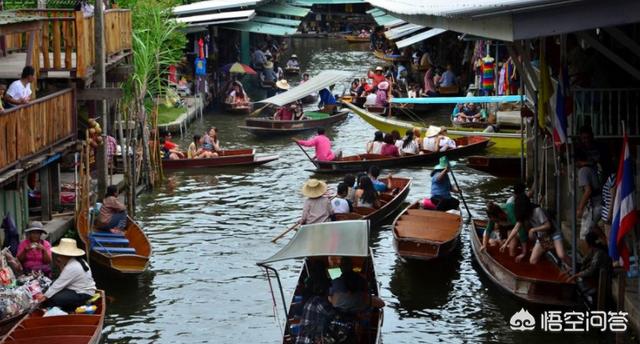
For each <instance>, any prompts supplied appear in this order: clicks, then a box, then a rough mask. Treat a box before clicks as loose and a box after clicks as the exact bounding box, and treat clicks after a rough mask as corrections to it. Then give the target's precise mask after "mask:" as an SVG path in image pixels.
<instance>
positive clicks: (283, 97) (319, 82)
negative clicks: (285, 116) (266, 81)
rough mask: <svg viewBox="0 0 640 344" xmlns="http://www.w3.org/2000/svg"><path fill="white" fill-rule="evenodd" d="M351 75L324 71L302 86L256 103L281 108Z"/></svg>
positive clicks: (349, 73)
mask: <svg viewBox="0 0 640 344" xmlns="http://www.w3.org/2000/svg"><path fill="white" fill-rule="evenodd" d="M351 75H352V74H351V72H345V71H341V70H326V71H323V72H321V73H320V74H318V75H316V76H314V77H313V78H310V79H309V81H307V82H305V83H304V84H302V85H299V86H296V87H294V88H292V89H290V90H288V91H286V92H283V93H280V94H278V95H275V96H273V97H271V98H267V99H264V100H261V101H258V102H257V103H266V104H273V105H276V106H283V105H286V104H289V103H293V102H295V101H296V100H298V99H302V98H304V97H306V96H308V95H310V94H312V93H315V92H318V91H320V90H322V89H325V88H327V87H329V86H331V85H334V84H336V83H338V82H341V81H343V80H345V79H347V78H349V77H350V76H351Z"/></svg>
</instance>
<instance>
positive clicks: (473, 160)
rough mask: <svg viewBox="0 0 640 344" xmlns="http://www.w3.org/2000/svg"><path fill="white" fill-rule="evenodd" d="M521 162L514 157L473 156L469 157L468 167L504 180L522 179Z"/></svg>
mask: <svg viewBox="0 0 640 344" xmlns="http://www.w3.org/2000/svg"><path fill="white" fill-rule="evenodd" d="M520 163H521V161H520V158H519V157H512V156H484V155H473V156H470V157H467V166H469V167H471V168H473V169H474V170H478V171H482V172H486V173H488V174H490V175H493V176H496V177H503V178H520V176H521V174H520V169H521V164H520Z"/></svg>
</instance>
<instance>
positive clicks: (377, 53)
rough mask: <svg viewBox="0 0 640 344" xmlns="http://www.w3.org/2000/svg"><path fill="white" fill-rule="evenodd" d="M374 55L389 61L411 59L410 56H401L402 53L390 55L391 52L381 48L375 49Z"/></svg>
mask: <svg viewBox="0 0 640 344" xmlns="http://www.w3.org/2000/svg"><path fill="white" fill-rule="evenodd" d="M373 56H375V57H376V58H379V59H381V60H383V61H387V62H403V61H409V58H407V57H405V56H401V55H389V54H385V52H384V51H380V50H374V51H373Z"/></svg>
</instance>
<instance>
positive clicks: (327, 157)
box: [292, 128, 342, 161]
mask: <svg viewBox="0 0 640 344" xmlns="http://www.w3.org/2000/svg"><path fill="white" fill-rule="evenodd" d="M292 140H293V141H295V142H296V143H297V144H299V145H301V146H305V147H314V148H315V150H316V156H315V157H314V159H316V160H318V161H332V160H335V159H336V155H337V157H338V158H339V157H340V155H342V154H341V152H338V154H334V153H333V151H332V150H331V140H330V139H329V138H328V137H327V136H326V135H325V134H324V128H318V135H316V136H314V137H313V138H311V139H309V140H299V139H297V138H295V137H294V138H293V139H292Z"/></svg>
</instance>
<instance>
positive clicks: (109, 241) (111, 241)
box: [91, 237, 129, 246]
mask: <svg viewBox="0 0 640 344" xmlns="http://www.w3.org/2000/svg"><path fill="white" fill-rule="evenodd" d="M91 240H92V241H93V242H95V243H96V244H97V245H100V244H101V245H120V246H129V239H126V238H102V237H91Z"/></svg>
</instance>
